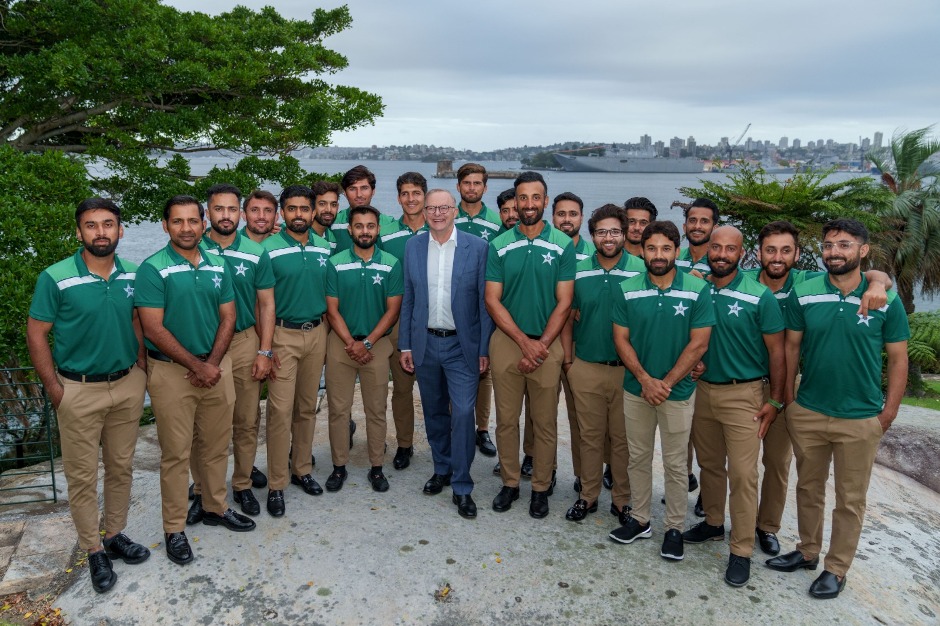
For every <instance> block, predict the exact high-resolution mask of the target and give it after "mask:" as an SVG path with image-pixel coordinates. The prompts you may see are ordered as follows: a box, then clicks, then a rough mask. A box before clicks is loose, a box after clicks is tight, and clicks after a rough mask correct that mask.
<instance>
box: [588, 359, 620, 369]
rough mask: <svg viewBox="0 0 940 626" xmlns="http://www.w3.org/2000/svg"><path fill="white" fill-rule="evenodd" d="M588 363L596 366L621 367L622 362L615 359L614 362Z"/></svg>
mask: <svg viewBox="0 0 940 626" xmlns="http://www.w3.org/2000/svg"><path fill="white" fill-rule="evenodd" d="M588 363H594V364H596V365H609V366H611V367H623V361H621V360H620V359H617V360H616V361H588Z"/></svg>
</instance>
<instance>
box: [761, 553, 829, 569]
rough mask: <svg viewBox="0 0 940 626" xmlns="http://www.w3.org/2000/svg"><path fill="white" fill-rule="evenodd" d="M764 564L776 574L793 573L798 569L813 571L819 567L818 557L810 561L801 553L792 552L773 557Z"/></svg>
mask: <svg viewBox="0 0 940 626" xmlns="http://www.w3.org/2000/svg"><path fill="white" fill-rule="evenodd" d="M764 564H765V565H767V567H769V568H770V569H775V570H777V571H778V572H795V571H796V570H798V569H809V570H814V569H816V567H818V566H819V557H818V556H817V557H816V558H815V559H813V560H811V561H810V560H807V559H806V558H805V557H804V556H803V553H802V552H800V551H799V550H794V551H793V552H787V553H786V554H781V555H780V556H775V557H774V558H772V559H767V560H766V561H764Z"/></svg>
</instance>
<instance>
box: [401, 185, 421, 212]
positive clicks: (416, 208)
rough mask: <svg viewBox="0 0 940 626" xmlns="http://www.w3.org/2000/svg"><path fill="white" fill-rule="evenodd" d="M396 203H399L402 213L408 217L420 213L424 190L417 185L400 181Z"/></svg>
mask: <svg viewBox="0 0 940 626" xmlns="http://www.w3.org/2000/svg"><path fill="white" fill-rule="evenodd" d="M398 204H400V205H401V210H402V213H404V214H405V215H407V216H409V217H414V216H416V215H421V212H422V211H423V210H424V190H423V189H421V187H419V186H418V185H413V184H411V183H402V186H401V191H399V192H398Z"/></svg>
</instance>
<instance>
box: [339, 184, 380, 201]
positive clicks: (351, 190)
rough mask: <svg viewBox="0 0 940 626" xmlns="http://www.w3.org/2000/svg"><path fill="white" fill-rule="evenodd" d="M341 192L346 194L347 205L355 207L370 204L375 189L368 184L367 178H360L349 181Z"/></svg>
mask: <svg viewBox="0 0 940 626" xmlns="http://www.w3.org/2000/svg"><path fill="white" fill-rule="evenodd" d="M343 193H345V194H346V200H347V201H348V202H349V206H351V207H357V206H365V205H367V204H372V196H374V195H375V189H374V188H373V187H372V186H371V185H370V184H369V180H368V179H367V178H361V179H359V180H357V181H356V182H354V183H351V184H350V185H349V187H346V189H344V190H343Z"/></svg>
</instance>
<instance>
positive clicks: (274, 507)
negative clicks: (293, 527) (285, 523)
mask: <svg viewBox="0 0 940 626" xmlns="http://www.w3.org/2000/svg"><path fill="white" fill-rule="evenodd" d="M268 513H270V514H271V517H281V516H282V515H284V492H283V491H281V490H280V489H271V490H269V491H268Z"/></svg>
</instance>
